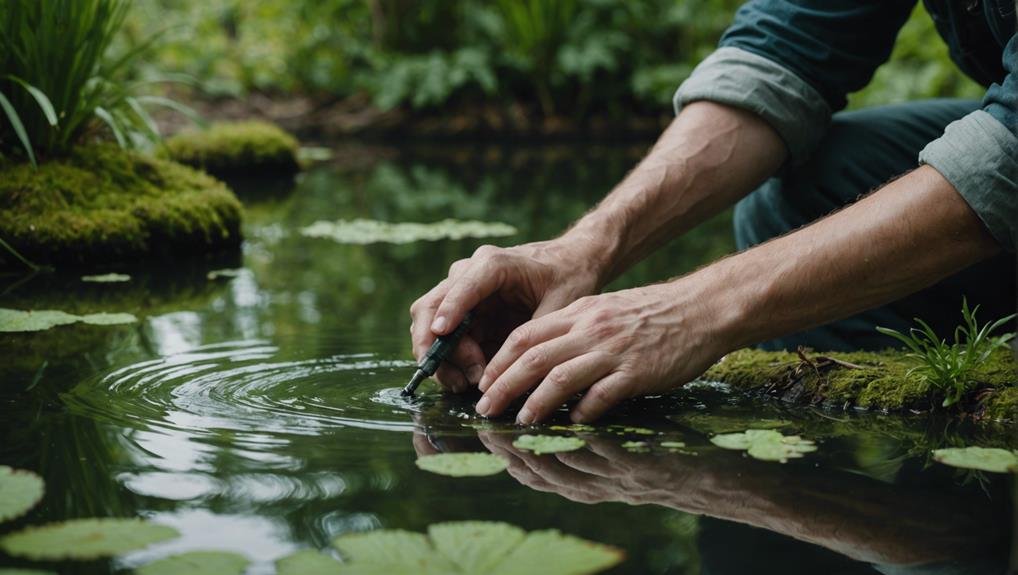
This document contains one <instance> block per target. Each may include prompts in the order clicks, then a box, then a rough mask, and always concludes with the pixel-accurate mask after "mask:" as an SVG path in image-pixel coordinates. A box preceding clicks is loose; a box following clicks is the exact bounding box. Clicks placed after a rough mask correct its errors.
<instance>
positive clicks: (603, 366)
mask: <svg viewBox="0 0 1018 575" xmlns="http://www.w3.org/2000/svg"><path fill="white" fill-rule="evenodd" d="M696 293H698V290H696V289H691V288H690V286H688V285H687V282H683V281H682V280H677V281H674V282H671V283H666V284H657V285H653V286H648V287H642V288H636V289H629V290H623V291H618V292H612V293H607V294H602V295H597V296H590V297H584V298H580V299H579V300H577V301H575V302H573V303H572V304H570V305H568V306H566V307H565V308H563V309H561V310H558V311H555V312H552V313H549V314H547V315H544V316H542V317H539V318H536V319H534V320H532V321H530V322H528V323H525V324H523V325H522V326H520V327H518V328H517V329H516V330H514V331H513V332H512V334H511V335H510V336H509V338H508V339H507V340H506V342H505V345H503V346H502V349H501V350H499V352H498V353H497V354H496V355H495V357H494V358H492V360H491V362H490V363H489V364H488V368H487V369H486V370H485V371H484V376H483V377H482V378H481V382H480V385H479V387H480V389H481V391H482V392H484V397H482V398H481V400H480V401H479V402H478V403H477V412H478V413H479V414H481V415H484V416H494V415H498V414H499V413H501V412H502V411H503V410H504V409H505V408H506V407H507V406H508V405H509V403H510V402H512V401H513V400H514V399H516V398H517V397H520V396H521V395H523V394H524V393H526V392H527V391H529V390H531V389H534V392H533V394H531V396H530V397H529V398H528V399H527V401H526V404H524V406H523V408H522V409H520V411H519V413H518V414H517V417H516V420H517V421H518V422H519V423H522V424H529V423H534V422H537V421H540V420H542V419H544V418H545V417H547V416H549V415H550V414H551V413H552V412H553V411H554V410H555V409H556V408H558V406H560V405H562V404H563V403H565V402H566V401H567V400H568V399H569V398H570V397H572V396H573V395H575V394H577V393H583V398H582V399H581V400H580V402H579V403H578V404H577V405H576V407H574V408H573V411H572V413H571V414H570V417H571V418H572V420H573V421H575V422H586V421H591V420H594V419H596V418H598V417H600V416H601V414H603V413H604V412H605V411H607V410H608V408H610V407H612V406H613V405H615V404H616V403H618V402H619V401H622V400H623V399H626V398H629V397H633V396H635V395H644V394H648V393H654V392H659V391H664V390H666V389H671V388H674V387H677V386H679V385H681V384H683V383H686V382H688V381H690V380H691V379H693V378H694V377H696V376H698V375H700V373H702V372H703V371H704V370H705V369H707V367H709V366H710V365H711V364H712V363H713V362H715V361H716V360H717V359H719V358H720V357H721V356H722V355H723V354H724V353H725V352H726V351H728V350H727V349H726V348H721V347H719V344H720V342H722V341H723V340H724V338H721V337H718V335H719V329H720V326H718V325H717V324H716V322H715V321H714V317H712V315H713V314H711V313H708V308H707V307H706V306H705V305H703V304H702V303H701V302H702V300H699V301H698V298H696V297H695V295H694V294H696ZM720 345H723V344H720Z"/></svg>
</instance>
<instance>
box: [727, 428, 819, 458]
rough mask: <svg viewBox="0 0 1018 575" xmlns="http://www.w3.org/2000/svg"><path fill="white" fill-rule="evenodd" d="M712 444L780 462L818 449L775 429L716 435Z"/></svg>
mask: <svg viewBox="0 0 1018 575" xmlns="http://www.w3.org/2000/svg"><path fill="white" fill-rule="evenodd" d="M710 441H711V443H713V444H714V445H717V446H718V447H721V448H724V449H736V450H743V451H746V453H748V454H749V456H750V457H753V458H755V459H761V460H763V461H780V462H781V463H785V462H786V461H788V460H789V459H794V458H798V457H802V456H803V455H804V454H806V453H809V452H811V451H816V450H817V447H816V445H814V444H813V442H812V441H810V440H808V439H802V438H801V437H799V436H798V435H788V436H785V435H781V433H780V432H778V431H774V430H773V429H749V430H747V431H745V432H743V433H726V434H723V435H715V436H714V437H712V438H711V440H710Z"/></svg>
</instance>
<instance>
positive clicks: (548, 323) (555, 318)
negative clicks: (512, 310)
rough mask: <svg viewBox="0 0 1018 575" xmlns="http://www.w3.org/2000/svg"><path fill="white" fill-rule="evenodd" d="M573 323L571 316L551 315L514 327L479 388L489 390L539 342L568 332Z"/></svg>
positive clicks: (489, 363) (486, 370)
mask: <svg viewBox="0 0 1018 575" xmlns="http://www.w3.org/2000/svg"><path fill="white" fill-rule="evenodd" d="M572 323H573V322H572V320H571V319H570V318H568V317H565V316H563V315H549V316H545V317H543V318H541V319H534V320H530V321H528V322H527V323H525V324H523V325H521V326H519V327H517V328H516V329H514V330H513V331H512V333H510V334H509V337H507V338H505V343H503V344H502V347H500V348H499V349H498V352H497V353H496V354H495V355H494V357H492V358H491V361H489V362H488V366H487V367H485V368H484V375H482V376H481V381H480V383H479V384H478V388H479V389H480V390H481V391H482V392H487V391H488V388H490V387H491V385H492V384H493V383H495V380H496V379H498V378H499V377H500V376H501V375H502V374H503V373H504V372H505V371H506V370H507V369H509V367H510V366H511V365H513V364H514V363H516V361H517V360H518V359H519V358H520V357H521V356H522V355H523V354H525V353H527V352H528V351H530V350H531V349H533V348H534V346H537V345H538V344H541V343H543V342H546V341H548V340H551V339H554V338H556V337H559V336H560V335H563V334H565V333H567V332H568V331H569V328H570V327H571V326H572Z"/></svg>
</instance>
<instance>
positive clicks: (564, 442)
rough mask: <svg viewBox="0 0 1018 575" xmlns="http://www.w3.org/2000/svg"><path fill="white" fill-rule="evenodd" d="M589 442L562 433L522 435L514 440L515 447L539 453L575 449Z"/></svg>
mask: <svg viewBox="0 0 1018 575" xmlns="http://www.w3.org/2000/svg"><path fill="white" fill-rule="evenodd" d="M586 444H587V442H586V441H583V440H582V439H580V438H579V437H563V436H561V435H521V436H519V437H518V438H516V441H513V447H515V448H517V449H526V450H527V451H533V452H534V453H536V454H537V455H544V454H546V453H558V452H560V451H575V450H577V449H579V448H581V447H583V446H584V445H586Z"/></svg>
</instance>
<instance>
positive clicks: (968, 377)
mask: <svg viewBox="0 0 1018 575" xmlns="http://www.w3.org/2000/svg"><path fill="white" fill-rule="evenodd" d="M977 311H979V306H978V305H977V306H976V307H974V308H969V305H968V301H967V300H964V299H963V300H962V307H961V315H962V324H961V325H959V326H958V327H957V328H955V330H954V342H953V343H948V342H947V340H946V339H941V338H940V337H938V336H937V334H936V333H935V332H934V331H933V329H932V328H931V327H930V326H929V324H927V323H926V322H924V321H923V320H921V319H919V318H915V321H916V323H918V324H919V326H920V327H913V328H911V329H910V330H909V331H908V333H907V334H904V333H901V332H899V331H897V330H894V329H890V328H886V327H878V328H877V331H879V332H880V333H882V334H884V335H888V336H890V337H893V338H894V339H896V340H898V341H899V342H901V343H902V344H904V345H905V347H906V348H908V350H909V353H908V357H910V358H912V359H913V360H915V361H916V363H917V365H916V366H915V367H913V368H912V369H910V370H909V374H912V373H916V374H918V375H919V377H921V378H922V379H924V380H925V381H928V382H929V383H930V385H932V386H934V387H935V388H937V389H938V390H939V391H940V392H941V393H943V394H944V402H943V406H944V407H950V406H951V405H954V404H956V403H958V402H959V401H960V400H961V399H962V397H963V396H964V395H965V394H966V393H968V392H969V391H970V390H971V389H972V388H973V386H974V384H975V383H977V382H976V381H974V380H973V374H974V373H975V371H976V368H977V367H979V366H981V365H983V364H984V363H986V361H987V360H988V359H989V357H990V355H991V354H993V352H994V351H996V350H998V349H1002V348H1006V347H1007V343H1008V342H1009V341H1010V340H1011V339H1012V338H1013V337H1014V334H1012V333H1007V334H1004V335H1000V336H993V335H992V333H993V332H994V331H996V330H998V329H999V328H1001V327H1003V326H1004V325H1005V324H1007V322H1009V321H1011V320H1012V319H1014V317H1015V316H1014V314H1011V315H1009V316H1007V317H1004V318H1001V319H998V320H997V321H995V322H991V323H986V324H984V325H982V326H980V325H979V322H978V321H977V320H976V312H977Z"/></svg>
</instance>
